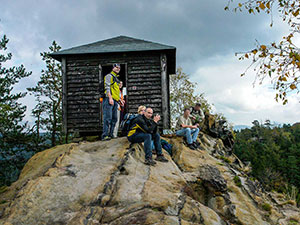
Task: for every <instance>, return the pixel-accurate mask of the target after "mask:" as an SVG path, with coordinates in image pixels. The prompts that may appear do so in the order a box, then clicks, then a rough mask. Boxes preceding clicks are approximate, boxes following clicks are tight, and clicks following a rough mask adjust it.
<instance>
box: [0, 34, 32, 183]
mask: <svg viewBox="0 0 300 225" xmlns="http://www.w3.org/2000/svg"><path fill="white" fill-rule="evenodd" d="M8 42H9V40H8V39H7V37H6V36H5V35H4V36H3V37H1V40H0V186H2V185H9V184H10V183H11V182H13V181H15V180H16V179H17V177H18V175H19V172H20V169H21V168H23V165H24V164H25V163H26V162H27V160H28V159H29V158H30V157H31V156H32V155H33V153H34V150H33V149H32V148H31V142H30V141H31V135H30V134H29V133H30V130H29V128H28V126H27V123H24V122H23V118H24V116H25V115H24V113H25V111H26V106H23V105H22V104H21V103H19V101H20V99H22V98H23V97H24V96H25V95H26V93H23V92H15V91H14V85H16V84H17V83H19V81H20V80H21V79H23V78H25V77H28V76H30V74H31V72H26V70H25V67H24V66H23V65H21V66H12V67H10V68H6V67H5V64H6V63H7V62H8V61H9V60H11V58H12V54H11V53H6V51H7V44H8Z"/></svg>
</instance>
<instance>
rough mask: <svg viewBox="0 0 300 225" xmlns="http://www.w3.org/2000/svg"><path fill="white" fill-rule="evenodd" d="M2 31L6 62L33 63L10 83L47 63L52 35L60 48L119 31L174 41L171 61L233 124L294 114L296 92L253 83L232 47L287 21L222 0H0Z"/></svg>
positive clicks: (23, 84)
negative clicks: (282, 96)
mask: <svg viewBox="0 0 300 225" xmlns="http://www.w3.org/2000/svg"><path fill="white" fill-rule="evenodd" d="M0 5H1V8H0V20H1V21H0V37H1V36H3V34H6V35H7V37H8V38H9V43H8V50H9V52H11V53H12V54H13V59H12V60H11V61H10V62H9V63H7V64H6V66H11V65H20V64H24V66H25V67H26V69H27V70H28V71H32V75H31V76H30V77H29V78H25V79H22V80H21V81H20V83H19V84H18V85H17V86H16V88H15V91H25V90H26V88H28V87H33V86H35V85H36V83H37V81H38V80H39V76H40V74H41V70H42V69H43V68H44V67H45V64H44V62H43V61H42V60H41V57H40V52H44V51H48V47H49V46H50V45H51V43H52V41H53V40H55V41H56V42H57V43H58V44H59V45H60V46H62V49H67V48H71V47H75V46H79V45H83V44H88V43H92V42H96V41H100V40H104V39H108V38H112V37H116V36H119V35H125V36H129V37H134V38H138V39H144V40H148V41H153V42H158V43H162V44H167V45H171V46H175V47H176V48H177V52H176V54H177V62H176V64H177V67H181V68H182V69H183V72H185V73H186V74H188V75H189V77H190V80H191V81H193V82H197V89H196V91H197V92H198V93H204V94H205V98H206V99H207V100H208V101H209V103H211V104H213V110H214V112H216V113H222V114H224V115H225V117H226V118H227V119H228V121H229V122H230V123H232V124H234V125H251V122H252V121H254V120H259V121H261V122H263V121H265V120H266V119H270V120H271V121H272V122H276V123H290V124H293V123H295V122H300V116H299V111H300V103H299V100H300V97H299V96H300V94H298V95H297V94H296V93H294V94H291V95H290V96H289V103H288V104H287V105H285V106H283V105H282V104H281V103H277V102H276V101H275V99H274V97H275V92H274V91H273V90H272V89H271V88H270V84H269V83H268V82H265V83H263V84H262V85H258V84H256V85H253V82H254V78H255V72H254V71H252V70H250V71H249V72H248V73H247V75H246V76H245V77H240V74H241V73H243V72H244V71H245V69H246V68H247V66H248V65H249V64H250V61H242V62H241V61H239V60H238V57H236V56H235V53H236V52H244V51H247V50H251V49H253V48H255V41H256V40H258V41H259V42H260V43H265V44H268V43H271V42H273V41H278V40H280V39H281V38H282V37H283V36H284V35H285V34H286V33H287V32H288V27H287V26H286V24H284V23H282V22H281V21H280V19H279V18H277V17H276V15H275V17H274V26H273V27H272V28H270V26H269V25H270V21H271V19H270V17H269V16H267V15H248V14H247V13H245V12H244V13H240V12H237V13H235V12H233V11H224V7H225V6H226V5H227V0H213V1H212V0H206V1H204V0H187V1H182V0H173V1H165V0H151V1H141V0H126V1H124V0H84V1H83V0H76V1H72V0H64V1H61V0H43V1H37V0H26V1H21V0H11V1H7V0H0ZM21 102H22V103H23V104H25V105H26V106H27V112H26V117H25V120H27V121H31V122H32V121H33V120H34V119H33V118H32V117H31V115H30V114H31V112H30V111H31V109H32V108H33V107H34V105H35V101H34V98H33V97H32V96H29V95H27V96H26V97H25V98H24V99H22V100H21Z"/></svg>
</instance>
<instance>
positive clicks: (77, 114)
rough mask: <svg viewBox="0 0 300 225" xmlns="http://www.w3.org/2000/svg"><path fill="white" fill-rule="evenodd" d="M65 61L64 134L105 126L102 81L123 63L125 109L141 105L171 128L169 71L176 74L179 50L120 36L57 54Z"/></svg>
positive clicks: (63, 75) (57, 58) (133, 108)
mask: <svg viewBox="0 0 300 225" xmlns="http://www.w3.org/2000/svg"><path fill="white" fill-rule="evenodd" d="M51 57H53V58H54V59H56V60H59V61H60V62H61V66H62V77H63V125H64V129H65V132H67V133H70V132H71V133H73V132H79V133H81V134H85V133H95V132H100V131H101V127H102V121H101V111H102V107H101V104H100V101H99V87H100V85H99V82H100V80H101V79H103V78H104V76H105V75H106V74H108V73H109V72H110V71H111V69H112V64H113V63H120V64H121V71H120V80H122V81H123V84H124V87H125V88H126V92H127V104H126V112H130V113H136V112H137V108H138V106H139V105H146V106H149V107H152V108H153V110H154V113H159V114H160V115H161V116H162V122H161V124H160V126H161V128H164V129H168V128H170V103H169V74H174V73H175V72H176V48H175V47H173V46H168V45H163V44H159V43H154V42H150V41H145V40H140V39H136V38H131V37H126V36H118V37H115V38H111V39H107V40H103V41H98V42H95V43H91V44H86V45H82V46H78V47H73V48H70V49H66V50H62V51H59V52H56V53H52V54H51Z"/></svg>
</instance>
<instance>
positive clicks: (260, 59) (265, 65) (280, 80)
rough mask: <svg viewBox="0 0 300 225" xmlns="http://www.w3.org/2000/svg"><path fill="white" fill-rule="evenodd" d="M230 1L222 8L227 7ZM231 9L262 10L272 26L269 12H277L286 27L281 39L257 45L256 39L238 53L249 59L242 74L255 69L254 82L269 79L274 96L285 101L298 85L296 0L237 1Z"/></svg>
mask: <svg viewBox="0 0 300 225" xmlns="http://www.w3.org/2000/svg"><path fill="white" fill-rule="evenodd" d="M230 2H233V0H229V1H228V5H227V6H226V7H225V10H229V5H230ZM238 2H240V3H238V5H237V6H236V7H235V8H234V11H237V10H239V11H246V12H248V13H249V14H256V13H257V14H258V13H266V14H269V15H271V23H270V26H271V27H272V25H273V12H276V11H277V13H275V14H276V16H277V15H279V17H281V19H282V21H284V22H285V23H286V24H287V27H289V33H288V34H286V35H285V36H284V37H283V38H282V40H280V41H278V42H272V43H270V44H260V43H259V42H258V41H257V43H256V47H255V49H253V50H250V51H247V52H243V53H239V55H240V57H239V59H240V60H244V59H249V60H251V61H252V62H251V64H250V66H249V67H248V68H247V69H246V71H245V72H244V73H243V74H242V76H243V75H245V73H246V72H247V70H248V69H249V68H254V71H256V72H257V74H256V79H255V81H258V82H259V84H261V83H262V81H263V80H264V79H266V78H267V79H269V80H270V81H271V84H272V85H273V88H274V89H275V90H276V92H277V93H276V96H275V99H276V101H278V100H279V99H281V100H282V103H283V104H286V103H287V102H288V96H289V95H288V93H289V92H295V93H298V94H299V91H300V87H299V83H300V70H299V69H300V55H299V46H297V44H298V43H297V41H296V40H297V38H298V37H299V34H300V26H299V19H300V9H299V7H300V2H299V0H288V1H286V0H241V1H238Z"/></svg>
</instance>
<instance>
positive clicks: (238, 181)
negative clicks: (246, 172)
mask: <svg viewBox="0 0 300 225" xmlns="http://www.w3.org/2000/svg"><path fill="white" fill-rule="evenodd" d="M233 181H234V183H235V185H236V186H238V187H242V182H241V179H240V178H239V176H234V178H233Z"/></svg>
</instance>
